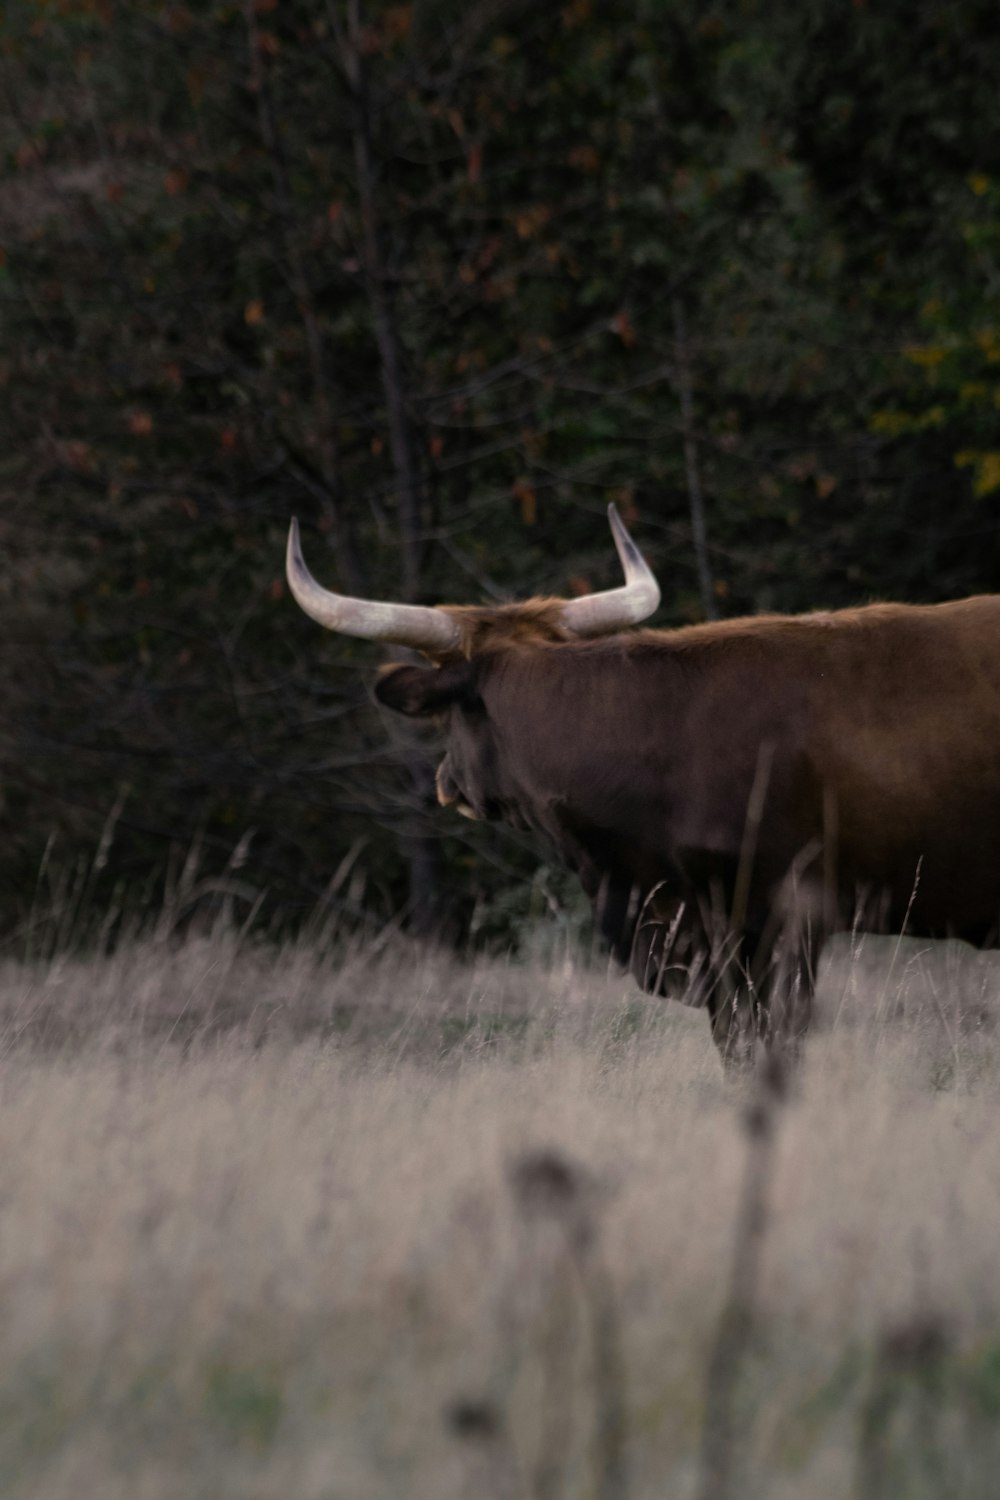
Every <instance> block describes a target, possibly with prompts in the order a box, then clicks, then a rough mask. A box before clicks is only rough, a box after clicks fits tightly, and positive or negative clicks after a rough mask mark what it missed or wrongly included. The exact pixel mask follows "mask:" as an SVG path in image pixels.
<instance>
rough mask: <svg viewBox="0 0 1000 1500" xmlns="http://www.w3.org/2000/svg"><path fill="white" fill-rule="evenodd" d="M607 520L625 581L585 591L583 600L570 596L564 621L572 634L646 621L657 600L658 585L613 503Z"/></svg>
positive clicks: (610, 630)
mask: <svg viewBox="0 0 1000 1500" xmlns="http://www.w3.org/2000/svg"><path fill="white" fill-rule="evenodd" d="M608 520H609V521H610V522H611V535H612V536H613V537H614V539H615V547H616V549H617V551H618V556H619V558H620V559H621V565H622V568H623V570H624V573H625V583H624V585H623V587H622V588H620V589H606V590H605V592H604V593H602V594H585V595H584V597H583V598H582V599H571V600H569V602H568V603H567V604H564V605H563V610H562V621H563V624H564V625H565V626H566V629H567V630H571V631H572V632H573V634H574V635H611V634H612V633H613V632H614V631H616V630H624V629H625V627H626V626H627V625H637V624H638V623H639V621H640V620H645V619H646V617H647V615H651V614H652V613H653V611H654V610H655V608H656V606H657V605H658V604H659V602H660V586H659V584H658V583H657V581H656V579H655V578H654V577H653V574H652V572H651V571H650V568H649V564H648V563H647V562H646V560H645V558H644V557H643V555H642V553H641V552H640V551H639V549H638V547H637V546H636V545H635V542H633V540H632V538H631V537H630V536H629V534H628V532H627V531H626V530H625V527H624V526H623V525H622V520H621V517H620V516H619V514H618V511H617V509H616V508H615V506H614V505H613V504H612V505H609V506H608Z"/></svg>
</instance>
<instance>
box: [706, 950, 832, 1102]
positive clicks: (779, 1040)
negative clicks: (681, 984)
mask: <svg viewBox="0 0 1000 1500" xmlns="http://www.w3.org/2000/svg"><path fill="white" fill-rule="evenodd" d="M819 947H820V933H819V930H818V928H817V926H816V925H815V924H813V923H809V922H802V923H791V922H785V923H784V924H783V926H782V927H781V929H780V931H778V932H777V933H775V932H774V930H773V929H772V930H771V932H767V931H764V932H753V933H750V932H748V933H745V934H743V936H742V938H736V937H733V938H731V939H730V942H729V949H728V952H726V953H725V954H724V955H720V954H718V953H717V954H716V955H715V956H714V960H713V961H711V963H710V974H709V976H708V977H709V984H708V990H707V997H706V1006H707V1009H708V1013H709V1018H710V1020H711V1026H712V1038H713V1040H714V1042H715V1044H716V1046H717V1047H718V1049H719V1052H720V1055H721V1057H722V1062H723V1066H724V1067H725V1069H726V1071H727V1072H732V1073H740V1072H746V1071H747V1070H749V1069H751V1068H752V1067H753V1066H754V1063H755V1060H756V1054H757V1049H758V1045H759V1044H762V1045H763V1046H765V1047H766V1048H767V1049H768V1051H778V1050H780V1051H781V1052H783V1053H784V1054H786V1056H787V1057H788V1059H789V1060H790V1061H793V1062H794V1061H795V1060H796V1059H797V1058H798V1056H799V1054H800V1052H801V1049H802V1043H803V1040H804V1038H805V1035H806V1032H807V1031H808V1029H809V1021H810V1018H811V1015H812V997H813V989H814V985H815V974H816V959H817V956H818V953H819Z"/></svg>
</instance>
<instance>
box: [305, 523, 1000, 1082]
mask: <svg viewBox="0 0 1000 1500" xmlns="http://www.w3.org/2000/svg"><path fill="white" fill-rule="evenodd" d="M610 519H611V525H612V531H613V535H614V539H615V543H616V546H617V548H618V553H619V556H620V558H621V561H622V564H623V566H624V569H625V575H626V583H625V586H624V587H623V588H620V589H615V590H612V591H610V592H607V593H605V594H599V595H591V596H588V597H586V598H583V599H577V600H572V601H569V602H565V601H559V600H533V601H531V602H529V603H527V604H520V605H508V606H500V607H488V608H464V607H454V606H447V607H441V608H437V609H426V608H421V607H415V606H409V605H396V604H373V603H369V602H367V601H360V600H353V599H345V598H343V597H342V596H340V595H336V594H331V593H329V592H328V591H327V590H325V589H322V588H321V587H320V586H319V585H318V584H317V583H316V582H315V580H314V579H313V578H312V577H311V575H310V574H309V572H308V569H307V568H306V566H305V563H304V561H303V559H302V554H301V551H300V549H299V542H298V532H297V529H296V527H295V524H294V522H293V525H292V531H291V535H290V537H289V547H288V577H289V582H290V585H291V588H292V592H293V593H294V595H295V597H296V599H297V600H298V602H299V603H300V604H301V606H302V607H303V609H305V610H306V612H307V613H308V614H310V615H311V616H312V617H313V618H315V619H317V620H318V621H319V622H320V623H321V624H323V625H325V626H327V627H328V628H329V629H333V630H340V631H344V632H346V633H348V634H351V635H360V636H364V637H366V638H369V639H378V640H387V641H395V642H397V643H404V644H406V645H410V646H413V647H416V648H417V649H419V650H421V651H423V652H424V654H425V655H426V656H427V657H428V658H429V659H430V662H431V665H429V666H417V665H413V666H394V667H391V668H389V669H388V670H387V671H385V672H384V674H383V675H382V676H381V677H380V679H379V681H378V685H377V688H376V694H377V696H378V698H379V699H380V700H381V701H382V702H383V703H385V704H387V705H388V706H389V707H390V708H393V709H396V710H398V711H399V712H400V713H404V714H411V715H417V716H421V717H423V716H429V715H434V716H439V717H440V718H441V720H442V722H443V724H444V725H445V729H446V736H447V752H446V754H445V757H444V759H443V761H442V762H441V765H440V768H439V770H438V779H437V784H438V798H439V801H440V802H442V803H443V804H445V805H449V806H454V807H455V808H456V809H457V810H458V811H459V812H461V813H464V814H466V815H467V816H469V817H473V818H492V819H502V820H503V821H505V822H508V823H511V824H514V825H515V826H517V827H521V828H529V829H534V830H537V831H538V832H539V833H541V834H544V835H545V836H546V837H547V838H548V839H549V841H550V842H551V843H552V844H553V845H554V846H555V847H556V849H557V850H558V851H559V854H560V855H561V857H562V859H563V860H564V861H565V862H566V863H567V864H568V865H569V866H570V867H571V868H572V869H573V870H575V871H576V873H577V874H578V876H579V878H580V880H581V882H582V884H583V886H584V889H585V890H586V892H587V894H588V895H589V896H590V898H591V900H592V901H593V903H594V910H595V916H596V918H597V921H598V923H599V925H600V927H601V929H602V931H603V932H604V934H605V936H606V938H607V939H608V941H609V942H610V943H611V945H612V947H613V949H614V951H615V953H616V954H617V955H618V957H619V958H620V959H621V960H622V961H623V962H624V963H628V964H630V965H631V967H632V970H633V972H634V974H635V976H636V978H637V979H638V981H639V983H640V984H641V985H642V986H643V987H644V988H645V989H647V990H650V991H652V992H655V993H671V992H673V991H675V990H677V989H678V988H680V990H681V991H682V993H683V996H684V998H686V999H687V1000H688V1001H689V1002H691V1003H696V1004H703V1005H705V1006H706V1008H707V1009H708V1012H709V1015H710V1017H711V1022H712V1031H713V1035H714V1037H715V1039H716V1041H717V1042H718V1044H719V1046H720V1049H721V1050H722V1054H723V1057H724V1059H726V1060H733V1061H735V1060H741V1059H744V1058H745V1057H746V1056H748V1055H749V1052H750V1050H751V1048H752V1039H753V1037H754V1036H755V1035H756V1034H758V1033H763V1034H764V1035H765V1036H766V1037H769V1038H770V1037H774V1036H779V1037H787V1036H789V1035H792V1036H795V1035H798V1034H800V1033H801V1032H802V1030H803V1029H804V1027H805V1025H806V1023H807V1021H808V1014H809V1002H810V997H811V992H812V981H813V976H814V970H815V958H816V955H817V952H818V947H819V944H820V943H821V941H822V940H823V938H824V936H825V935H826V934H828V933H829V932H830V931H832V930H834V929H835V928H837V927H844V926H847V925H850V924H851V923H854V924H856V925H858V926H860V927H867V928H871V927H875V926H878V927H879V928H881V929H883V930H886V929H887V930H890V931H892V930H896V931H901V930H902V929H903V928H904V926H905V927H906V928H907V930H908V931H911V932H915V933H920V934H926V935H929V936H934V935H939V936H943V935H947V934H954V935H956V936H959V937H963V938H966V939H967V940H969V941H972V942H975V943H978V944H983V943H985V942H987V941H989V940H990V939H991V938H992V937H993V935H994V934H995V932H996V924H997V917H998V914H1000V597H998V598H994V597H988V596H984V597H979V598H972V599H964V600H961V601H958V602H956V603H952V604H938V605H930V606H913V605H902V604H873V605H869V606H867V607H865V608H861V609H849V610H840V611H837V612H836V613H818V614H810V615H797V616H778V615H760V616H755V617H752V618H747V619H740V620H730V621H726V622H723V623H716V624H707V625H695V626H689V627H687V628H684V629H679V630H626V629H625V627H627V626H630V625H634V624H635V623H637V622H638V621H639V620H641V619H644V618H645V617H646V616H647V615H649V614H651V613H652V612H653V610H655V608H656V606H657V603H658V601H659V590H658V588H657V585H656V581H655V579H654V578H653V576H652V574H651V573H650V571H649V569H648V568H647V566H646V564H645V562H644V561H643V559H642V557H641V555H640V554H639V552H638V551H637V549H636V548H635V546H634V544H633V542H632V541H631V539H630V538H629V536H628V534H627V533H626V531H625V529H624V527H623V526H622V524H621V522H620V520H619V519H618V516H617V514H616V512H615V511H614V508H613V507H612V508H611V511H610Z"/></svg>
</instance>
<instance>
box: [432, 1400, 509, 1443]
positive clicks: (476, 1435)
mask: <svg viewBox="0 0 1000 1500" xmlns="http://www.w3.org/2000/svg"><path fill="white" fill-rule="evenodd" d="M445 1421H446V1423H447V1425H448V1426H449V1427H450V1428H451V1431H452V1432H453V1433H454V1434H455V1436H456V1437H459V1438H463V1439H465V1440H466V1441H467V1442H472V1443H487V1442H492V1441H493V1439H494V1438H497V1437H499V1435H500V1433H501V1431H502V1429H503V1414H502V1412H501V1411H500V1408H499V1407H498V1406H495V1405H494V1403H493V1402H492V1401H489V1400H486V1399H485V1398H483V1399H480V1400H476V1399H475V1398H472V1397H469V1396H460V1397H459V1398H458V1400H456V1401H453V1402H452V1403H451V1405H450V1406H449V1407H448V1409H447V1411H446V1412H445Z"/></svg>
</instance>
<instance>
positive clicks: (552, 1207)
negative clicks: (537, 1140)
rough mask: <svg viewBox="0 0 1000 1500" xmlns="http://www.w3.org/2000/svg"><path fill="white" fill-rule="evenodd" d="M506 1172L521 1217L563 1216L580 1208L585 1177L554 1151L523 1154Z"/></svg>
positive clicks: (566, 1159)
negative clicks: (535, 1215) (524, 1215)
mask: <svg viewBox="0 0 1000 1500" xmlns="http://www.w3.org/2000/svg"><path fill="white" fill-rule="evenodd" d="M508 1171H509V1177H510V1185H511V1191H512V1192H513V1194H514V1198H515V1201H516V1202H517V1205H518V1207H519V1208H520V1210H521V1212H522V1213H523V1214H526V1215H534V1214H553V1215H555V1216H557V1217H562V1216H563V1215H565V1214H566V1213H568V1212H569V1211H570V1210H572V1209H575V1208H578V1207H579V1205H580V1202H581V1199H582V1197H583V1194H584V1190H585V1186H586V1183H585V1179H584V1174H583V1172H582V1171H581V1169H580V1168H579V1167H578V1166H577V1165H576V1164H575V1163H574V1162H572V1161H570V1160H569V1158H568V1157H566V1156H562V1155H561V1154H560V1153H559V1152H557V1151H553V1150H549V1149H540V1150H536V1151H525V1152H523V1153H522V1154H521V1155H520V1156H519V1157H517V1158H516V1160H515V1161H513V1162H511V1164H510V1167H509V1169H508Z"/></svg>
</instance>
